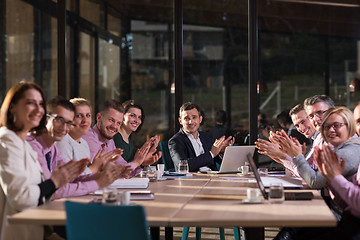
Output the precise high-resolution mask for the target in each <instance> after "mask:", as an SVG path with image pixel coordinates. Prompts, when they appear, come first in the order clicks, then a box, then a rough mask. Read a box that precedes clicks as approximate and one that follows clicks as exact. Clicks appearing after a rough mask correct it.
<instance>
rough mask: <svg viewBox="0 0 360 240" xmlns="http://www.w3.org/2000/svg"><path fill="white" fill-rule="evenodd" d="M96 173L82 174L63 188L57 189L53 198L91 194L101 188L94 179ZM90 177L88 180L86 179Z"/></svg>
mask: <svg viewBox="0 0 360 240" xmlns="http://www.w3.org/2000/svg"><path fill="white" fill-rule="evenodd" d="M94 178H95V176H94V174H89V175H82V176H80V177H78V178H76V179H75V180H74V181H73V182H71V183H67V184H65V185H64V186H62V187H61V188H59V189H57V190H56V192H55V193H54V194H53V196H52V199H58V198H65V197H77V196H83V195H86V194H89V193H91V192H94V191H96V190H98V189H99V186H98V184H97V183H96V181H95V180H91V179H94ZM87 179H89V180H88V181H86V180H87Z"/></svg>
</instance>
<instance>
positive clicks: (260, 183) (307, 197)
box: [247, 154, 314, 200]
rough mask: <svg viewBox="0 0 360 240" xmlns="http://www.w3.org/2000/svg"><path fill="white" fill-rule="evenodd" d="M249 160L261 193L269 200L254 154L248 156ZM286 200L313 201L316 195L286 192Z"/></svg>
mask: <svg viewBox="0 0 360 240" xmlns="http://www.w3.org/2000/svg"><path fill="white" fill-rule="evenodd" d="M247 159H248V161H249V163H250V167H251V168H252V170H253V172H254V176H255V179H256V182H257V184H258V186H259V189H260V192H261V194H262V195H263V197H264V199H268V198H269V195H268V193H267V192H266V189H265V186H264V183H263V181H262V180H261V177H260V174H259V172H258V170H257V167H256V164H255V161H254V159H253V157H252V154H248V155H247ZM284 197H285V200H312V199H313V198H314V195H313V193H312V192H294V191H293V192H284Z"/></svg>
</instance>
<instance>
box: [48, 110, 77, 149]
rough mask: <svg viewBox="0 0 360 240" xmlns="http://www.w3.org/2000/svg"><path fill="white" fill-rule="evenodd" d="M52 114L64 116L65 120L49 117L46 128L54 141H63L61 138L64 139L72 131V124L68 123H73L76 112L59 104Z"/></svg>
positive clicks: (59, 116)
mask: <svg viewBox="0 0 360 240" xmlns="http://www.w3.org/2000/svg"><path fill="white" fill-rule="evenodd" d="M51 116H53V117H57V118H59V119H61V118H63V121H58V120H57V119H54V118H53V117H49V118H48V121H47V123H46V129H47V131H48V135H49V136H50V137H51V139H52V141H53V142H55V141H61V139H63V137H65V135H66V134H68V133H69V131H70V125H69V124H68V123H71V124H72V123H73V120H74V112H73V111H70V110H68V109H66V108H64V107H62V106H57V107H55V109H54V111H53V112H52V113H51Z"/></svg>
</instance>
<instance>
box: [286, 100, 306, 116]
mask: <svg viewBox="0 0 360 240" xmlns="http://www.w3.org/2000/svg"><path fill="white" fill-rule="evenodd" d="M302 110H305V109H304V104H302V103H300V104H297V105H295V107H293V108H292V109H291V110H290V112H289V116H290V117H291V116H292V115H295V114H298V113H299V112H301V111H302Z"/></svg>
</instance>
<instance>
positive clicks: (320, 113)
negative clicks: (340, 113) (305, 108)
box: [308, 110, 326, 119]
mask: <svg viewBox="0 0 360 240" xmlns="http://www.w3.org/2000/svg"><path fill="white" fill-rule="evenodd" d="M324 113H326V111H321V110H319V111H317V112H314V113H311V114H309V116H308V117H309V118H310V119H313V118H314V117H315V116H317V117H319V118H320V117H321V116H322V115H324Z"/></svg>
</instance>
